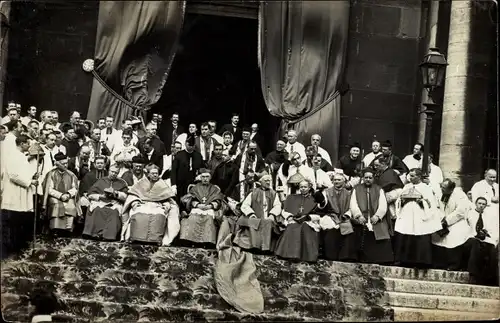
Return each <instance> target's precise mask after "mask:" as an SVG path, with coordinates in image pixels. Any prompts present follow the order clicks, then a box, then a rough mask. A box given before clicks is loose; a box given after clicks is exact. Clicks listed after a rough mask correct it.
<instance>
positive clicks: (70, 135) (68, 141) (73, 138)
mask: <svg viewBox="0 0 500 323" xmlns="http://www.w3.org/2000/svg"><path fill="white" fill-rule="evenodd" d="M61 130H62V132H63V134H64V138H63V139H62V142H61V144H62V145H63V146H64V147H65V148H66V154H67V156H68V157H69V158H73V157H76V156H77V155H78V150H79V149H80V145H79V144H78V141H77V135H76V133H75V129H74V128H73V127H72V126H71V125H70V124H63V125H61Z"/></svg>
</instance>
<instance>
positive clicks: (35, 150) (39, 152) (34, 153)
mask: <svg viewBox="0 0 500 323" xmlns="http://www.w3.org/2000/svg"><path fill="white" fill-rule="evenodd" d="M44 155H45V152H44V151H43V149H42V147H41V146H40V144H39V143H38V142H36V141H35V142H33V143H32V144H31V145H30V148H29V150H28V156H29V158H30V159H33V158H35V159H36V173H35V176H36V179H37V180H38V179H39V178H40V172H41V170H40V166H41V169H43V166H44V160H43V159H42V160H41V163H40V157H43V156H44ZM38 185H40V183H37V185H35V196H34V201H33V212H34V221H33V243H32V250H34V249H35V245H36V228H37V219H38V213H39V209H38Z"/></svg>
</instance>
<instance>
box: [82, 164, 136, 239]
mask: <svg viewBox="0 0 500 323" xmlns="http://www.w3.org/2000/svg"><path fill="white" fill-rule="evenodd" d="M119 171H120V169H119V168H118V167H117V166H116V165H114V166H111V167H110V168H109V174H108V176H106V177H103V178H101V179H98V180H97V182H95V184H94V185H92V187H91V188H90V189H89V191H88V192H87V194H88V195H87V197H88V199H89V201H90V206H89V207H88V212H87V215H86V217H85V227H84V229H83V235H84V236H87V237H90V238H93V239H98V240H106V241H115V240H117V238H118V234H119V233H120V229H121V227H122V222H121V218H120V211H121V209H122V206H123V202H124V201H125V199H126V198H127V191H128V187H127V183H125V181H124V180H123V179H121V178H118V172H119Z"/></svg>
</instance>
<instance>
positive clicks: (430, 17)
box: [418, 1, 439, 148]
mask: <svg viewBox="0 0 500 323" xmlns="http://www.w3.org/2000/svg"><path fill="white" fill-rule="evenodd" d="M424 12H425V11H424V10H422V13H424ZM438 14H439V1H431V2H430V3H429V9H428V12H427V26H426V29H425V33H426V35H425V36H426V38H425V51H424V52H425V53H427V52H428V51H429V48H432V47H437V45H436V37H437V29H438ZM422 59H423V56H422ZM418 77H419V79H418V82H422V75H420V73H419V74H418ZM428 100H429V99H428V95H427V90H425V89H423V90H422V99H421V102H422V103H424V102H427V101H428ZM425 124H426V118H425V113H421V114H420V116H419V121H418V142H421V143H423V142H424V141H425ZM427 148H429V147H427Z"/></svg>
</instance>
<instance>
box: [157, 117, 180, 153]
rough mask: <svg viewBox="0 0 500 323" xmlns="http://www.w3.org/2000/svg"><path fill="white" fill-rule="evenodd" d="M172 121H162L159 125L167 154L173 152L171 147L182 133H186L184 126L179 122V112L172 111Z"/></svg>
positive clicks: (159, 133) (159, 132) (159, 131)
mask: <svg viewBox="0 0 500 323" xmlns="http://www.w3.org/2000/svg"><path fill="white" fill-rule="evenodd" d="M170 121H171V122H165V123H163V122H162V123H160V124H159V125H158V126H159V128H158V135H159V137H160V139H161V140H162V141H163V143H164V144H165V147H166V149H167V154H169V155H170V154H171V153H172V150H171V147H172V145H173V144H174V143H175V141H176V140H177V137H179V135H180V134H182V133H184V129H183V127H182V126H181V125H180V124H179V114H178V113H172V117H171V118H170Z"/></svg>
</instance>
